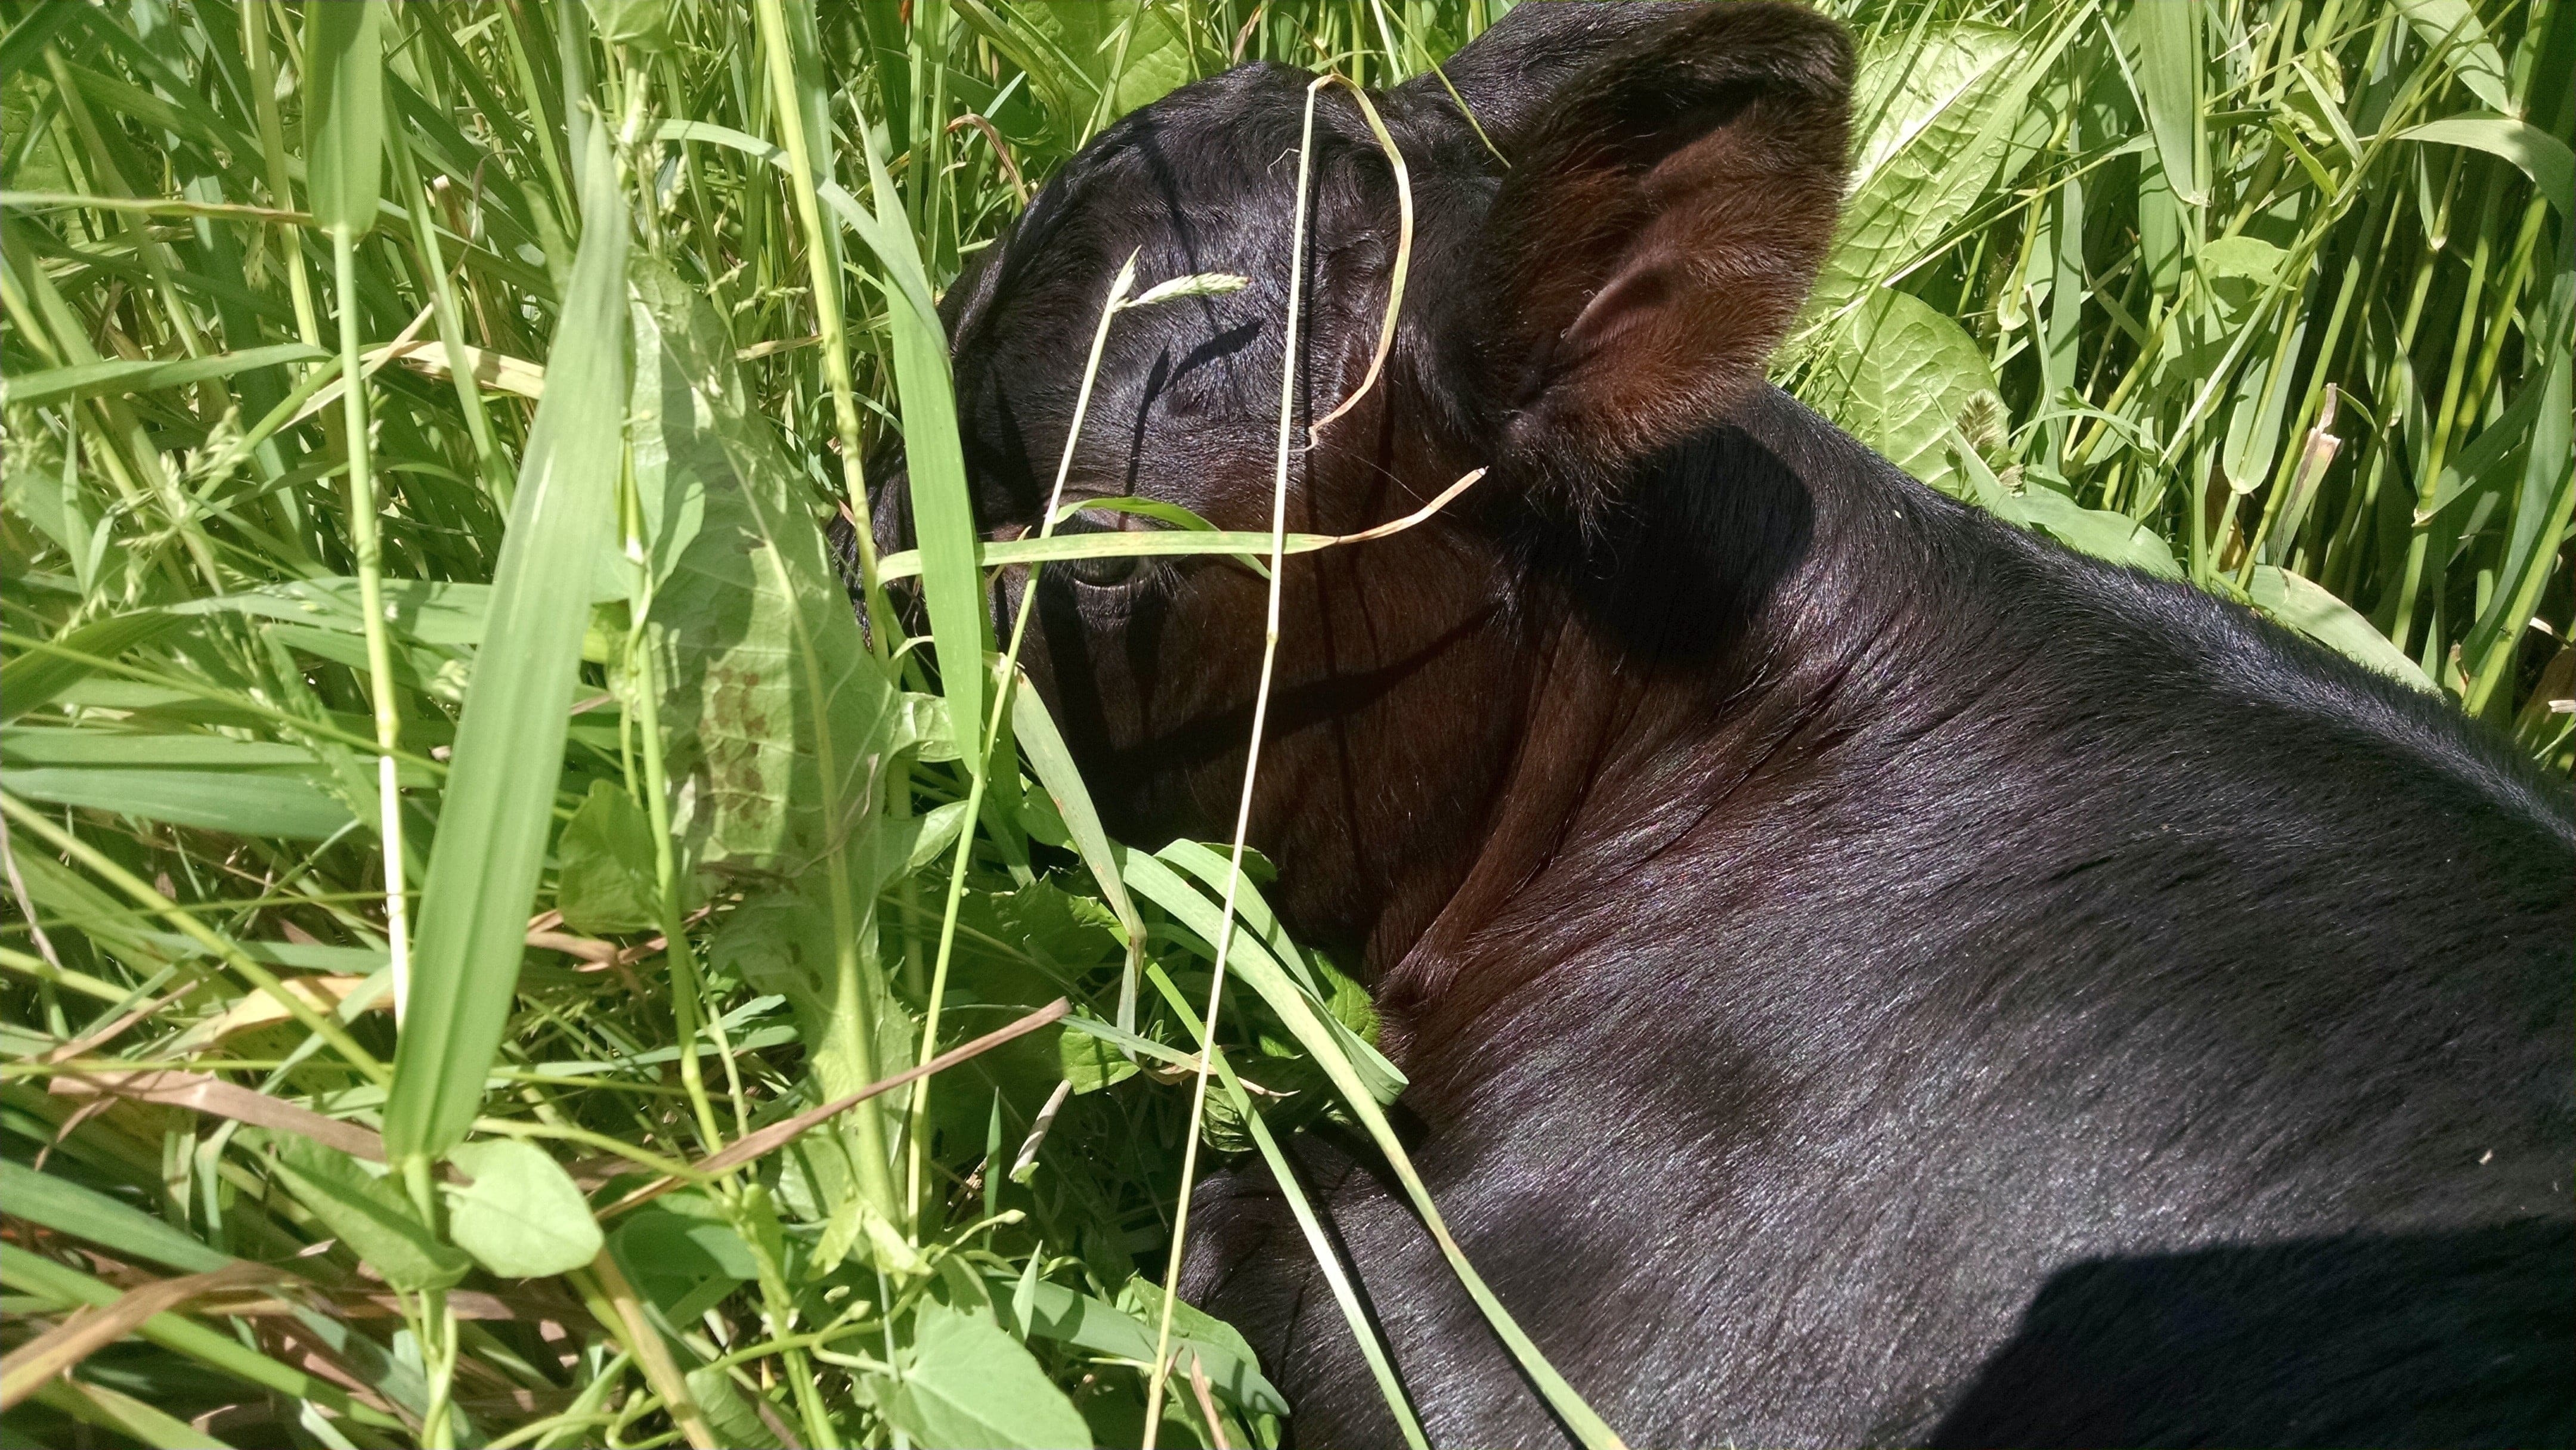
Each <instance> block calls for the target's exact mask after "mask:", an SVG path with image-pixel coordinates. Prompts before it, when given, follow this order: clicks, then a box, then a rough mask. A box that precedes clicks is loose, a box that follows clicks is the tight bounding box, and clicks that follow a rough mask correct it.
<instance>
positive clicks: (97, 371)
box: [0, 342, 330, 407]
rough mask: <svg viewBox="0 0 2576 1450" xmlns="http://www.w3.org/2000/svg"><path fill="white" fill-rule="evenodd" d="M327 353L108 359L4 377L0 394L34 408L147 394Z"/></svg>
mask: <svg viewBox="0 0 2576 1450" xmlns="http://www.w3.org/2000/svg"><path fill="white" fill-rule="evenodd" d="M329 356H330V354H329V353H326V352H324V351H323V350H322V349H320V348H318V347H306V346H305V345H304V344H302V343H300V342H282V343H278V344H276V345H274V346H271V347H254V348H249V349H246V350H244V351H241V352H223V353H216V354H214V355H213V356H211V357H197V358H171V359H166V360H165V359H159V358H115V359H111V360H109V361H107V362H94V363H81V364H79V365H77V366H74V367H67V368H48V369H46V370H45V371H43V372H36V373H24V374H21V375H19V376H17V377H14V378H11V379H9V380H8V383H7V386H6V387H5V388H0V395H5V397H6V400H7V401H8V402H11V403H22V404H25V405H27V406H30V407H33V406H35V405H36V404H39V403H60V402H67V401H69V400H71V399H74V398H94V397H98V396H100V395H102V394H109V393H116V394H123V393H148V392H151V391H153V390H155V389H158V388H176V387H184V386H186V385H187V384H189V383H201V382H204V381H206V380H207V379H209V378H228V377H231V376H232V375H233V374H235V373H239V372H247V371H249V370H250V369H252V368H265V367H275V366H277V365H278V364H280V363H293V362H312V361H316V360H319V359H321V358H326V357H329Z"/></svg>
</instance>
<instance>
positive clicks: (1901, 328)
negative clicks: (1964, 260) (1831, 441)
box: [1801, 291, 2003, 496]
mask: <svg viewBox="0 0 2576 1450" xmlns="http://www.w3.org/2000/svg"><path fill="white" fill-rule="evenodd" d="M1821 341H1822V346H1821V351H1820V353H1819V355H1818V357H1817V359H1816V360H1815V362H1814V363H1813V364H1812V365H1811V371H1810V372H1809V374H1808V378H1807V384H1806V387H1805V388H1804V389H1803V390H1802V394H1801V395H1802V396H1803V397H1804V398H1805V399H1806V401H1807V404H1808V405H1809V406H1810V407H1813V408H1815V409H1816V410H1817V411H1818V412H1821V413H1823V414H1824V415H1825V416H1826V417H1828V418H1831V419H1832V420H1834V421H1835V422H1836V423H1839V424H1841V425H1842V426H1843V427H1844V428H1846V429H1849V430H1850V431H1851V433H1852V435H1853V436H1854V437H1857V438H1859V439H1860V440H1861V441H1862V442H1863V443H1866V444H1868V445H1869V446H1870V447H1872V448H1875V449H1877V450H1878V451H1879V452H1880V453H1881V454H1883V455H1885V456H1886V458H1887V460H1888V461H1889V462H1891V463H1893V464H1895V465H1896V466H1897V467H1899V468H1901V469H1904V470H1905V471H1906V472H1907V473H1910V474H1912V475H1914V476H1915V477H1916V478H1919V479H1921V480H1923V481H1924V482H1925V483H1928V484H1930V485H1932V486H1933V487H1934V488H1938V489H1940V490H1942V491H1943V492H1944V493H1949V494H1953V495H1958V496H1964V493H1963V486H1962V482H1961V480H1960V476H1959V471H1958V467H1957V465H1956V463H1955V462H1954V461H1953V460H1952V459H1951V457H1950V453H1949V448H1948V440H1949V436H1950V430H1951V429H1952V428H1953V427H1956V426H1958V425H1959V424H1960V422H1961V421H1962V420H1963V419H1964V418H1967V417H1968V416H1969V413H1970V409H1971V406H1972V405H1974V406H1976V407H1980V408H1984V409H1988V410H1990V411H1991V415H1992V416H1997V417H2000V416H2001V415H2002V408H2003V403H2002V399H2000V398H1999V397H1997V396H1996V394H1995V382H1994V377H1993V375H1992V374H1991V373H1989V372H1988V371H1987V369H1986V356H1985V354H1984V353H1983V352H1982V351H1980V350H1979V349H1978V347H1977V345H1976V343H1975V342H1974V341H1972V340H1971V339H1970V338H1969V337H1968V334H1967V332H1966V331H1965V330H1964V329H1962V328H1961V327H1960V326H1959V324H1958V323H1956V322H1953V321H1952V320H1950V319H1949V318H1947V317H1944V316H1942V315H1941V314H1940V313H1938V312H1935V311H1933V310H1932V308H1931V306H1930V305H1929V304H1927V303H1925V302H1923V301H1922V300H1921V299H1919V298H1916V297H1914V296H1911V295H1909V294H1907V293H1903V292H1892V291H1879V292H1874V293H1872V294H1871V295H1870V297H1869V299H1868V301H1866V302H1864V303H1863V304H1862V305H1861V306H1860V307H1858V308H1856V309H1854V310H1853V311H1852V312H1851V313H1850V314H1848V315H1847V316H1844V317H1842V318H1840V319H1838V320H1836V321H1835V322H1834V323H1833V324H1832V325H1831V326H1829V327H1828V328H1827V329H1826V331H1825V334H1824V337H1823V338H1822V340H1821Z"/></svg>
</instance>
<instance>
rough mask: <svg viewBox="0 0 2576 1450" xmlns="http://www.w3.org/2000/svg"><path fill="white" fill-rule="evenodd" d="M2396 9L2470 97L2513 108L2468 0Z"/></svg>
mask: <svg viewBox="0 0 2576 1450" xmlns="http://www.w3.org/2000/svg"><path fill="white" fill-rule="evenodd" d="M2397 10H2398V13H2400V14H2402V15H2404V16H2405V17H2406V19H2407V22H2408V23H2409V24H2411V25H2413V26H2414V27H2415V34H2416V36H2417V38H2419V39H2421V40H2422V41H2423V42H2424V44H2425V46H2426V47H2427V48H2428V49H2432V48H2441V49H2444V50H2445V53H2446V57H2447V59H2448V60H2449V62H2450V70H2451V73H2452V75H2453V76H2455V77H2457V78H2458V80H2459V82H2460V84H2461V85H2464V86H2466V87H2468V89H2469V94H2471V95H2473V96H2476V97H2477V98H2478V99H2479V100H2481V101H2484V102H2486V103H2487V105H2488V106H2490V107H2492V108H2493V109H2495V110H2498V111H2511V110H2513V109H2514V105H2513V92H2512V82H2511V81H2510V80H2509V79H2507V77H2506V73H2505V67H2504V57H2503V56H2502V55H2501V54H2499V53H2498V52H2497V50H2496V45H2495V41H2494V40H2493V39H2492V38H2490V37H2489V36H2488V34H2487V28H2486V26H2485V25H2484V24H2482V23H2480V21H2479V20H2478V12H2477V10H2476V8H2475V7H2473V6H2472V5H2471V4H2470V3H2469V0H2397ZM2543 84H2547V83H2546V82H2543ZM2564 214H2565V213H2563V212H2562V213H2561V215H2564Z"/></svg>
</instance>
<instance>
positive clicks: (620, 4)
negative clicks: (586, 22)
mask: <svg viewBox="0 0 2576 1450" xmlns="http://www.w3.org/2000/svg"><path fill="white" fill-rule="evenodd" d="M587 4H588V6H589V8H590V23H591V27H592V28H593V29H595V30H597V31H598V32H599V38H600V39H602V40H605V41H608V42H609V43H611V44H613V45H628V46H633V47H634V48H635V49H637V50H638V51H642V52H646V53H650V52H653V51H658V50H660V49H662V48H663V47H664V46H666V45H669V44H670V43H671V0H587Z"/></svg>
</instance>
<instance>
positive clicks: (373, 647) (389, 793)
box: [331, 227, 411, 1028]
mask: <svg viewBox="0 0 2576 1450" xmlns="http://www.w3.org/2000/svg"><path fill="white" fill-rule="evenodd" d="M357 250H358V244H357V239H356V238H355V237H353V236H351V235H350V234H349V232H348V230H347V229H346V228H344V227H335V228H333V229H332V232H331V261H332V269H333V272H334V275H335V277H336V281H337V285H338V290H339V296H338V299H337V300H338V311H339V316H340V372H341V375H342V376H343V377H344V378H346V379H347V380H348V381H347V386H345V387H343V388H342V389H341V390H340V404H341V418H342V427H343V429H344V431H345V432H346V434H347V438H348V448H349V542H350V546H351V548H352V550H353V552H355V553H356V555H357V559H356V561H355V562H356V564H357V569H358V607H359V609H360V611H361V612H362V613H363V615H364V616H365V628H366V638H367V683H368V696H369V698H370V700H371V701H372V702H373V703H374V706H375V723H376V800H377V810H378V830H379V831H380V833H381V834H382V836H383V840H384V860H385V950H386V953H387V958H388V960H389V961H390V962H391V964H392V966H393V974H394V1023H395V1026H396V1027H397V1028H399V1027H400V1026H401V1024H402V1021H403V1019H404V1017H405V1015H406V1014H407V1012H408V1009H409V1007H410V998H411V923H410V920H409V918H408V913H407V910H406V908H405V904H404V888H403V819H402V785H401V782H400V780H399V779H398V778H397V776H396V775H395V770H394V762H395V760H396V759H397V758H399V757H400V755H401V753H402V714H401V710H400V707H399V704H398V703H397V702H398V700H399V685H398V682H397V681H396V680H395V677H394V658H393V641H392V639H391V638H390V637H389V636H388V635H387V634H386V632H385V560H384V542H383V538H384V536H383V534H382V532H381V531H380V530H379V529H378V527H377V517H376V508H377V505H376V478H375V461H374V458H373V454H374V451H375V445H374V441H373V440H372V439H370V438H369V437H368V436H367V385H366V375H365V371H364V369H363V367H362V365H361V364H360V361H359V357H358V353H359V348H358V279H357Z"/></svg>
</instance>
